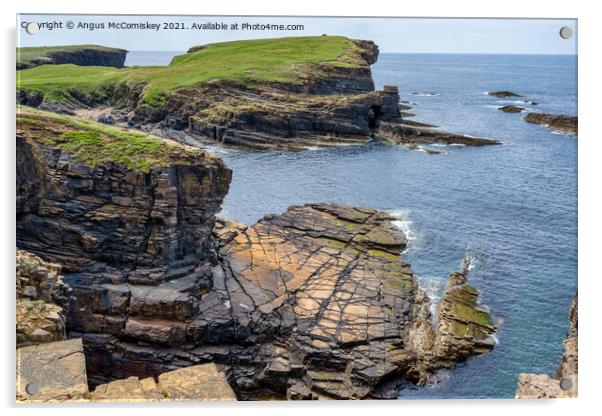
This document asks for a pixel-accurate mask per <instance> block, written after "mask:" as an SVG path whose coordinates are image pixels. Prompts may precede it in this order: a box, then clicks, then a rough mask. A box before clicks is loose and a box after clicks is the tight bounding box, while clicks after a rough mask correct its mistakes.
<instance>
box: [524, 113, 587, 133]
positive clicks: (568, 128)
mask: <svg viewBox="0 0 602 416" xmlns="http://www.w3.org/2000/svg"><path fill="white" fill-rule="evenodd" d="M525 121H526V122H527V123H533V124H542V125H544V126H547V127H549V128H550V129H552V130H554V131H558V132H561V133H569V134H574V135H575V136H576V135H577V124H578V119H577V117H576V116H566V115H562V114H547V113H529V114H527V115H526V116H525Z"/></svg>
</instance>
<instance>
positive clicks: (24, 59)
mask: <svg viewBox="0 0 602 416" xmlns="http://www.w3.org/2000/svg"><path fill="white" fill-rule="evenodd" d="M83 49H94V50H97V51H102V52H112V51H118V50H119V49H116V48H109V47H106V46H100V45H66V46H34V47H28V48H17V65H29V64H30V63H31V61H32V60H33V59H36V58H42V57H45V56H48V55H49V54H51V53H53V52H77V51H81V50H83Z"/></svg>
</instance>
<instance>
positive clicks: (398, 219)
mask: <svg viewBox="0 0 602 416" xmlns="http://www.w3.org/2000/svg"><path fill="white" fill-rule="evenodd" d="M387 212H388V213H389V214H391V215H392V216H393V217H395V221H392V224H393V225H394V226H395V227H397V228H399V229H400V230H401V231H403V233H404V234H405V236H406V238H407V239H408V241H413V240H416V233H414V231H413V230H412V228H411V227H412V224H413V221H411V220H410V214H411V212H412V210H410V209H394V210H389V211H387Z"/></svg>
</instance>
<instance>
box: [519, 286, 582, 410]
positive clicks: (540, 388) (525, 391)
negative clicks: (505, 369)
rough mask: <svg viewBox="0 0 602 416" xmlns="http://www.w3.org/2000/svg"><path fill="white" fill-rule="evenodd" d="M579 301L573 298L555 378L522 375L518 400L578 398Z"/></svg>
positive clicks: (540, 375)
mask: <svg viewBox="0 0 602 416" xmlns="http://www.w3.org/2000/svg"><path fill="white" fill-rule="evenodd" d="M577 304H578V300H577V295H575V297H574V298H573V302H572V303H571V308H570V310H569V329H568V332H567V335H566V339H565V340H564V353H563V354H562V360H561V362H560V366H559V367H558V370H557V371H556V374H555V375H554V377H553V378H552V377H550V376H549V375H547V374H527V373H521V374H520V375H519V377H518V386H517V388H516V396H515V397H516V398H517V399H542V398H558V397H577V391H578V361H579V360H578V345H577V344H578V316H577V315H578V314H577V309H578V306H577Z"/></svg>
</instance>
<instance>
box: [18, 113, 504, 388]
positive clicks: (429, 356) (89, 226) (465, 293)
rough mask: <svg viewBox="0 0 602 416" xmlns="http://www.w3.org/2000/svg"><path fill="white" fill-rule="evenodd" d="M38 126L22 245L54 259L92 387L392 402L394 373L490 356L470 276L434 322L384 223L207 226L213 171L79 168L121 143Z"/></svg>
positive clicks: (336, 220)
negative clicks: (211, 368) (203, 378)
mask: <svg viewBox="0 0 602 416" xmlns="http://www.w3.org/2000/svg"><path fill="white" fill-rule="evenodd" d="M36 114H37V113H31V114H29V118H31V120H28V119H26V118H25V117H22V120H21V124H20V128H19V129H18V131H17V148H18V155H19V156H18V170H17V178H18V183H17V244H18V246H19V247H26V248H27V249H28V250H31V251H32V252H34V253H36V255H39V256H42V257H43V258H44V259H47V260H51V261H53V262H61V263H62V264H63V275H64V280H65V282H66V283H67V284H68V285H69V286H70V288H71V290H72V295H73V299H72V301H71V302H70V306H69V315H68V320H67V328H68V331H69V334H68V335H69V336H70V337H73V338H81V339H82V340H83V346H84V350H85V354H86V368H87V382H88V384H89V385H90V386H91V387H95V386H98V385H102V384H106V383H108V382H111V381H114V380H117V379H127V378H129V377H138V378H140V379H146V378H148V377H153V378H154V379H158V380H159V383H161V378H160V377H161V375H162V374H163V373H166V372H169V371H173V370H177V369H180V368H185V367H190V366H192V365H196V364H202V363H207V362H214V363H216V364H218V365H219V366H220V368H223V369H224V371H225V374H226V376H227V378H228V381H229V383H230V385H231V386H232V388H233V389H234V391H235V392H236V394H237V397H238V398H241V399H259V398H281V399H282V398H289V399H317V398H337V399H356V398H367V397H375V398H378V397H391V394H394V393H391V392H383V385H384V384H386V383H387V382H388V381H390V380H391V379H403V380H408V381H411V382H414V383H418V384H423V383H426V382H428V381H430V380H432V379H433V375H434V373H435V372H436V371H437V370H438V369H439V368H448V367H450V366H452V365H453V363H455V362H457V361H462V360H465V359H466V358H468V357H469V356H471V355H474V354H479V353H482V352H485V351H487V350H488V349H490V348H492V347H493V343H492V342H490V339H489V337H490V334H491V333H492V332H493V331H494V330H495V328H494V326H493V325H491V320H490V317H489V314H488V313H487V312H486V310H484V309H482V308H480V307H478V306H477V305H476V297H477V292H476V290H475V289H473V288H470V287H469V286H468V285H467V284H466V271H465V270H463V271H461V272H460V273H458V274H453V275H452V278H451V280H450V285H449V288H448V291H447V294H446V296H445V297H444V300H443V301H442V303H441V305H440V307H439V312H438V313H437V321H438V325H436V326H433V324H432V320H433V319H432V317H431V312H430V310H431V301H430V299H429V298H428V296H427V295H426V294H425V293H424V292H423V291H422V290H421V289H420V288H419V287H418V284H417V281H416V278H415V276H414V274H413V273H412V270H411V268H410V266H409V264H408V263H407V262H405V261H404V260H403V259H402V258H401V257H400V252H401V251H402V250H403V249H404V248H405V247H406V238H405V236H404V234H403V232H402V231H401V230H399V229H397V228H396V227H395V226H394V220H395V218H394V217H392V216H391V215H390V214H387V213H385V212H381V211H376V210H374V209H370V208H358V207H351V206H345V205H333V204H308V205H304V206H293V207H290V208H289V209H288V210H287V211H286V212H285V213H283V214H281V215H266V216H265V217H264V218H263V219H262V220H261V221H259V222H258V223H257V224H255V225H253V226H249V227H247V226H245V225H242V224H237V223H232V222H223V221H218V222H216V220H215V214H216V212H217V211H218V210H219V207H220V205H221V200H222V198H223V197H224V195H225V193H226V191H227V189H228V183H229V180H230V171H229V170H228V169H227V168H226V167H225V166H224V165H223V163H222V162H221V161H220V160H218V159H215V158H213V157H210V156H208V155H205V154H204V153H203V152H201V151H200V150H198V149H191V150H187V151H186V152H184V150H182V152H183V153H182V154H181V159H178V158H176V157H175V156H173V157H171V158H169V159H167V160H166V161H163V160H161V161H160V162H161V163H160V164H159V165H158V166H150V167H149V168H148V170H147V171H140V170H139V169H138V168H137V166H139V165H137V164H133V165H132V166H128V165H126V164H125V163H127V162H126V161H124V162H123V163H118V162H115V161H112V160H110V159H109V160H106V159H97V158H92V159H90V158H89V157H88V156H89V155H88V154H87V153H85V152H84V153H82V149H80V148H78V151H77V152H76V153H75V154H77V155H79V156H78V157H76V156H75V155H74V154H73V153H71V151H70V149H73V148H74V146H75V144H74V143H76V144H78V145H79V144H81V142H82V140H83V143H84V144H85V145H86V146H88V145H90V143H95V144H99V143H100V144H99V145H101V146H105V145H111V144H112V145H114V144H115V143H116V142H117V143H118V140H119V139H120V137H122V135H123V134H125V133H120V132H116V131H114V130H107V131H106V132H104V133H103V134H109V133H110V134H113V135H114V136H107V137H104V138H102V137H99V136H98V137H97V135H95V134H96V133H95V134H91V132H90V131H89V130H84V131H79V133H77V134H75V135H74V134H73V133H69V134H67V135H65V130H68V131H70V130H69V129H71V128H73V124H69V123H75V121H73V120H71V119H70V118H51V117H47V118H45V119H44V124H43V125H41V123H40V118H39V117H38V118H37V119H35V118H32V117H34V116H36ZM37 115H38V116H39V114H37ZM61 123H63V124H61ZM75 125H77V126H80V128H84V127H85V128H89V129H92V128H97V127H96V126H95V125H93V124H90V123H87V124H86V123H83V124H81V123H80V124H77V123H76V124H75ZM95 131H96V130H94V131H93V132H95ZM67 133H68V132H67ZM58 134H60V136H59V137H60V138H61V140H56V137H55V136H56V135H58ZM127 137H128V138H129V139H131V140H134V142H136V141H138V140H145V139H143V138H139V137H130V136H127ZM65 140H76V141H75V142H73V141H71V142H70V141H65ZM142 143H146V144H147V145H151V144H154V143H155V142H154V141H149V142H146V141H143V142H142ZM174 146H178V145H175V144H174ZM94 149H97V148H96V147H95V148H94ZM98 149H99V150H101V151H102V152H104V150H102V149H100V148H98ZM172 150H173V149H172ZM103 154H104V153H103ZM82 155H83V156H82ZM84 156H86V157H84ZM98 160H102V161H98ZM164 162H165V164H162V163H164ZM144 166H146V165H144ZM121 383H126V382H125V381H122V382H121ZM127 383H129V384H128V385H130V384H131V385H138V384H137V383H138V382H136V381H128V382H127ZM140 383H142V381H140ZM148 383H150V382H144V383H142V384H144V385H143V386H139V387H140V388H141V389H142V390H143V391H145V390H144V389H145V388H146V387H144V386H146V384H148ZM137 388H138V387H136V389H137ZM103 389H104V388H101V389H100V390H98V391H99V393H98V394H99V395H102V394H104V393H102V392H103V391H105V390H103ZM151 390H152V389H151ZM106 391H108V390H106ZM106 391H105V392H106ZM112 391H119V389H117V387H115V389H114V390H112ZM107 394H108V393H107ZM145 394H146V393H144V394H143V395H145ZM151 396H152V394H151ZM99 397H101V396H99ZM104 397H107V398H109V397H110V398H115V396H114V395H113V394H111V395H108V396H104Z"/></svg>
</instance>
